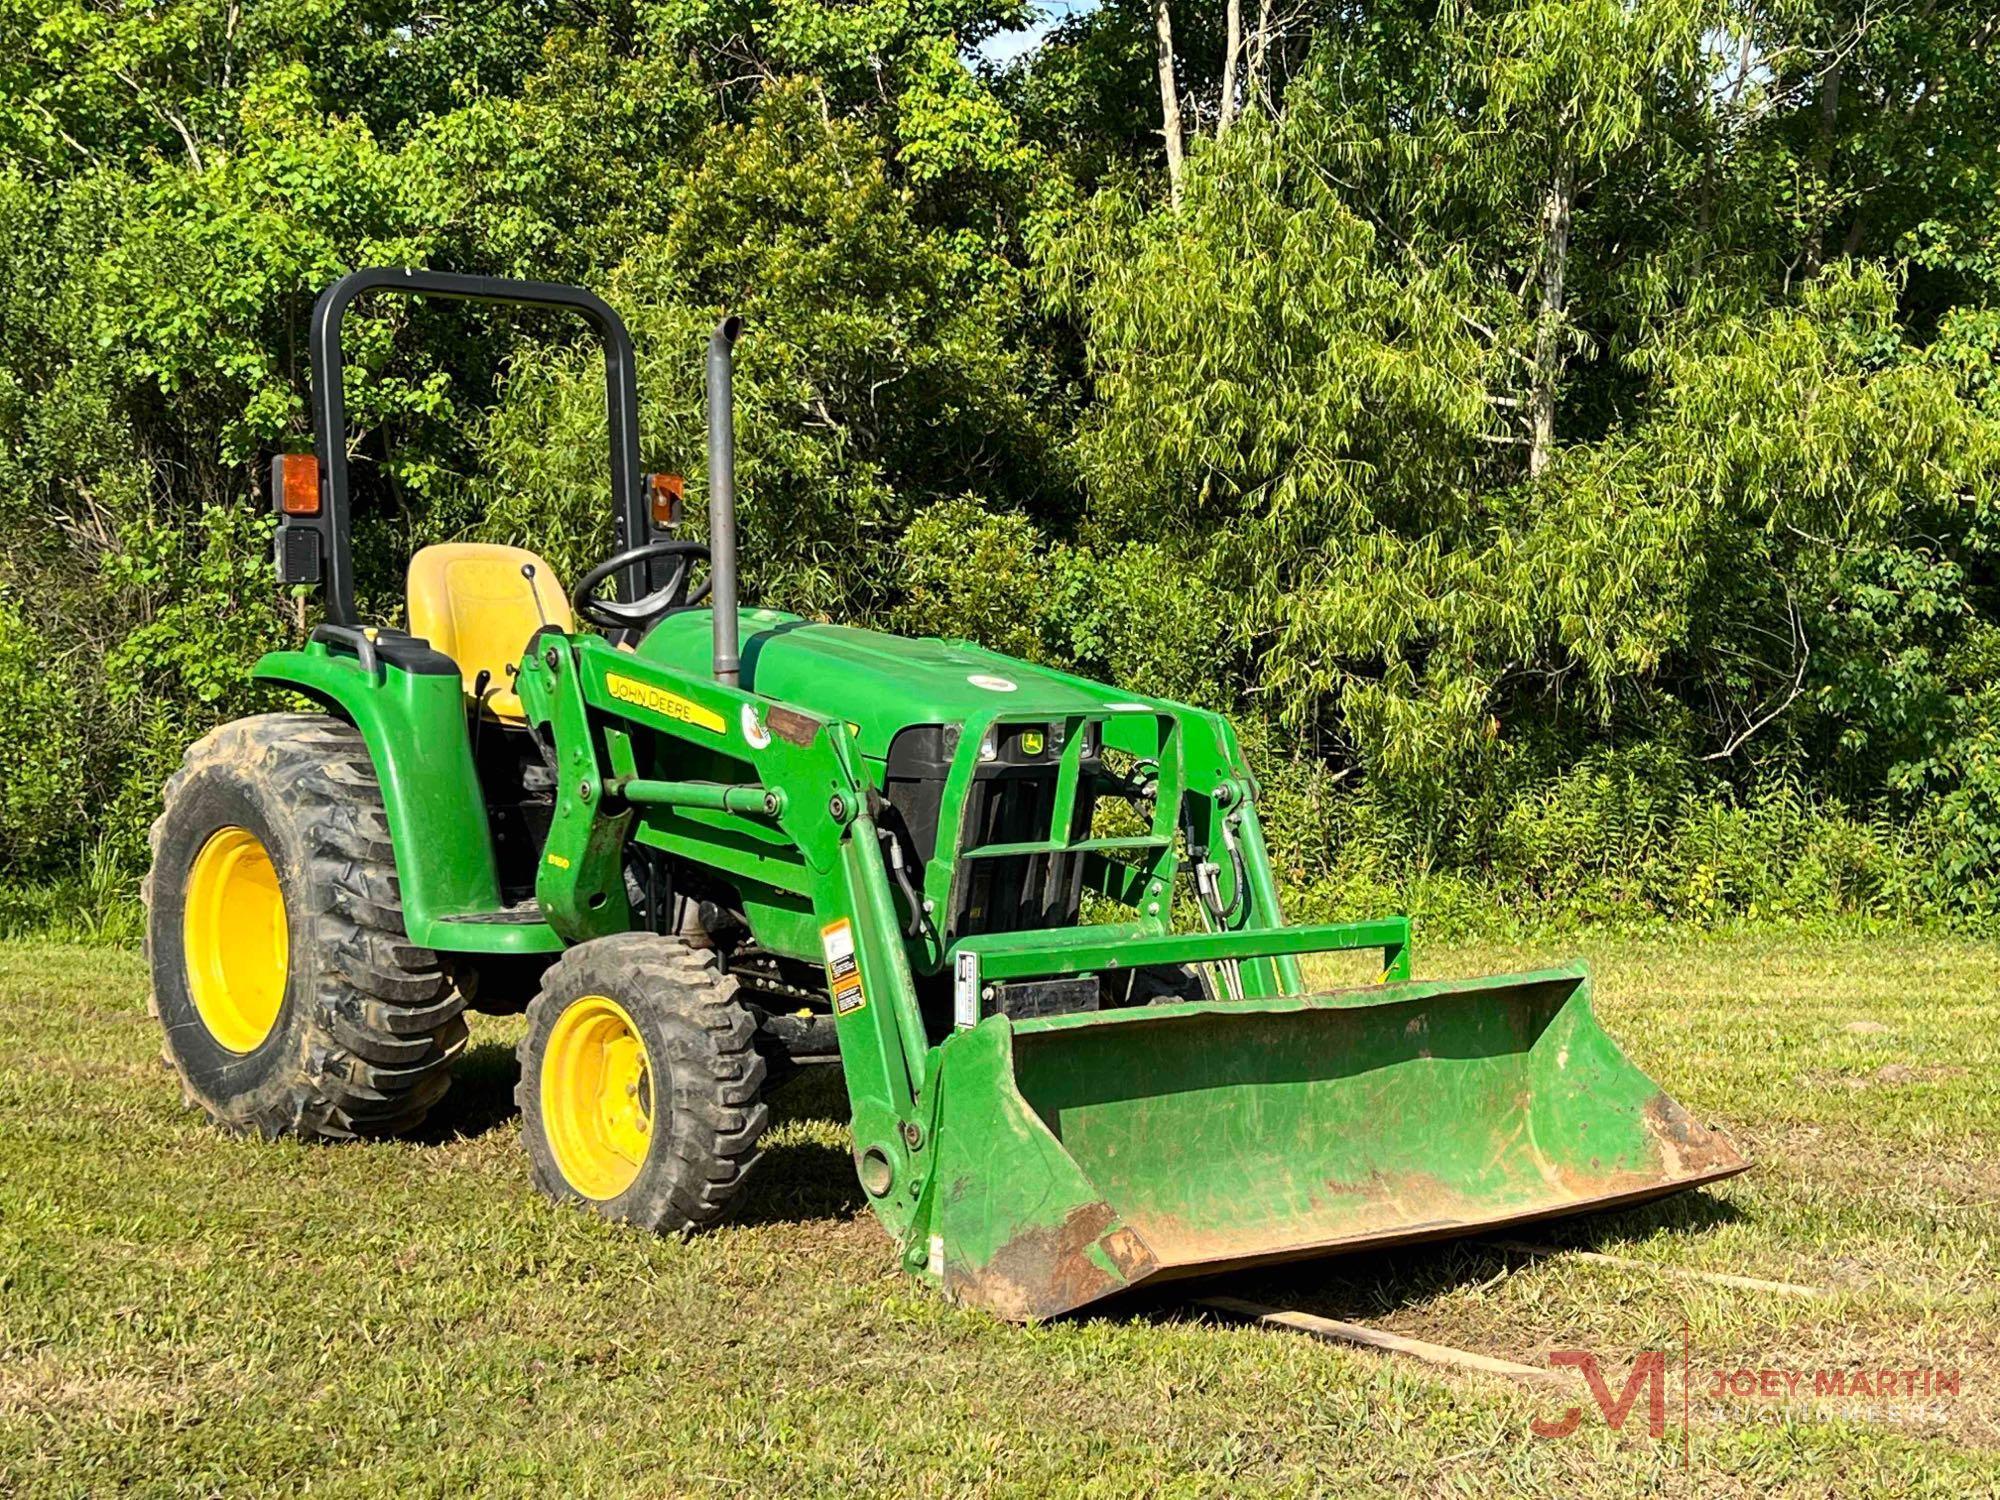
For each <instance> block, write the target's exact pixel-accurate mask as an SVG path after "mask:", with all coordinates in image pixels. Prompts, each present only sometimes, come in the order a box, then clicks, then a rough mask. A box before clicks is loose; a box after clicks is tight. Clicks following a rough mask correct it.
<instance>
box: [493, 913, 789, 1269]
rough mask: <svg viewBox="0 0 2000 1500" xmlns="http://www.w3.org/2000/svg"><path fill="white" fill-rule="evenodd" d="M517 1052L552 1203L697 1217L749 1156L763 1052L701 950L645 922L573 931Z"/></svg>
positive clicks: (523, 1101) (674, 1221) (682, 1222)
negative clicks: (645, 928) (607, 933)
mask: <svg viewBox="0 0 2000 1500" xmlns="http://www.w3.org/2000/svg"><path fill="white" fill-rule="evenodd" d="M520 1057H521V1082H520V1084H519V1086H518V1088H517V1089H516V1091H515V1095H514V1098H515V1102H516V1103H518V1104H519V1105H520V1106H521V1136H522V1140H523V1143H524V1144H525V1145H526V1147H527V1152H528V1165H529V1170H530V1172H531V1174H532V1175H533V1177H534V1181H535V1185H536V1186H537V1187H538V1188H540V1189H541V1190H542V1192H544V1193H545V1194H547V1195H548V1196H549V1197H551V1198H553V1199H555V1200H556V1201H557V1202H563V1203H578V1204H581V1205H583V1206H584V1207H587V1208H589V1209H591V1210H593V1211H594V1212H596V1213H599V1214H602V1215H603V1216H605V1217H606V1218H609V1219H616V1220H618V1221H620V1222H621V1223H626V1224H637V1225H640V1226H641V1227H643V1228H647V1229H653V1230H659V1231H663V1232H674V1231H679V1230H685V1229H698V1228H700V1227H702V1226H704V1225H707V1224H712V1223H714V1222H715V1221H716V1220H717V1219H719V1218H721V1217H722V1215H723V1214H724V1213H725V1212H726V1211H727V1210H728V1208H729V1205H730V1202H731V1200H733V1199H734V1198H735V1196H736V1194H737V1192H738V1190H739V1189H740V1188H741V1187H742V1186H743V1182H744V1179H745V1178H746V1177H747V1176H748V1175H749V1172H750V1169H751V1168H752V1167H754V1166H755V1165H756V1162H757V1156H758V1152H757V1139H758V1137H759V1136H761V1135H762V1134H763V1133H764V1126H765V1123H766V1121H767V1120H768V1118H769V1115H768V1112H767V1110H766V1109H765V1106H764V1102H763V1097H762V1095H763V1085H764V1059H763V1058H762V1057H761V1056H760V1055H759V1054H758V1050H757V1027H756V1023H755V1021H754V1020H753V1018H752V1016H751V1014H750V1011H749V1008H748V1007H747V1006H745V1005H744V1004H743V1003H742V1002H741V1000H740V999H739V998H738V995H737V982H736V980H735V979H734V978H732V977H730V976H727V975H725V974H723V973H722V970H721V965H720V963H719V961H718V960H717V958H716V955H715V954H714V952H712V951H707V950H701V949H695V948H690V947H688V946H687V944H685V943H683V942H680V941H678V940H677V939H674V938H667V937H659V936H656V935H654V934H652V933H647V932H625V933H617V934H615V935H613V936H611V937H602V938H596V939H593V940H592V941H590V942H586V943H579V944H578V945H577V946H576V947H574V948H571V949H570V950H569V951H568V952H567V953H565V954H564V955H563V956H562V957H561V958H560V959H558V960H557V961H556V963H555V964H554V965H553V966H552V967H551V968H550V969H549V971H548V973H547V974H546V975H545V976H544V977H543V980H542V990H541V993H540V994H539V995H537V996H536V997H535V999H534V1000H533V1002H532V1003H531V1004H530V1005H529V1006H528V1032H527V1035H526V1036H524V1037H523V1038H522V1039H521V1047H520Z"/></svg>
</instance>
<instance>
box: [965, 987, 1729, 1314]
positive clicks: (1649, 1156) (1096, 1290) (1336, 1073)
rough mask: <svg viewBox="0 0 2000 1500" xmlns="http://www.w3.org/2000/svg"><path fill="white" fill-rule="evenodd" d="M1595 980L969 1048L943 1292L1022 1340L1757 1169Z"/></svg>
mask: <svg viewBox="0 0 2000 1500" xmlns="http://www.w3.org/2000/svg"><path fill="white" fill-rule="evenodd" d="M1589 994H1590V981H1589V978H1588V977H1587V974H1586V972H1585V970H1584V968H1583V967H1582V965H1580V964H1579V965H1576V966H1573V967H1569V968H1564V969H1557V970H1548V971H1544V972H1540V973H1534V974H1524V975H1510V976H1504V977H1495V978H1485V979H1471V980H1445V981H1436V980H1429V981H1422V982H1402V983H1395V984H1386V985H1376V986H1371V987H1369V988H1367V989H1360V990H1350V991H1341V992H1336V993H1331V994H1323V995H1311V996H1288V997H1282V998H1267V999H1256V1000H1249V1001H1242V1002H1221V1001H1194V1002H1185V1003H1177V1004H1169V1005H1156V1006H1150V1007H1143V1008H1134V1009H1130V1010H1118V1011H1104V1012H1096V1013H1088V1014H1078V1015H1064V1016H1051V1017H1044V1018H1038V1019H1034V1020H1025V1021H1019V1022H1013V1023H1009V1022H1008V1021H1007V1020H1006V1019H1004V1018H998V1017H996V1018H991V1019H988V1020H987V1021H985V1022H982V1023H981V1024H980V1025H978V1026H976V1027H974V1028H972V1029H970V1030H968V1031H964V1032H961V1033H959V1034H958V1035H956V1036H954V1037H953V1038H952V1039H951V1041H950V1042H949V1043H947V1045H946V1047H945V1049H944V1056H943V1059H942V1063H941V1067H942V1072H941V1075H940V1079H939V1120H938V1131H937V1146H938V1152H939V1159H938V1166H937V1174H936V1178H935V1181H934V1184H933V1193H934V1198H933V1201H932V1203H931V1206H930V1207H931V1217H930V1220H929V1227H930V1230H931V1238H930V1243H929V1250H930V1262H931V1270H932V1272H933V1274H935V1275H937V1276H939V1277H940V1278H941V1279H942V1280H943V1282H944V1284H945V1287H946V1290H947V1291H949V1292H950V1293H951V1294H952V1295H954V1296H955V1297H958V1298H960V1299H963V1300H966V1301H969V1302H974V1303H977V1304H980V1305H983V1306H986V1307H988V1308H990V1309H991V1310H993V1311H994V1312H996V1313H998V1314H999V1315H1000V1316H1002V1317H1011V1318H1042V1317H1052V1316H1054V1315H1056V1314H1058V1313H1062V1312H1067V1311H1069V1310H1071V1309H1073V1308H1076V1307H1080V1306H1082V1305H1084V1304H1086V1303H1088V1302H1092V1301H1094V1300H1096V1299H1097V1298H1100V1297H1104V1296H1107V1295H1110V1294H1111V1293H1114V1292H1117V1291H1120V1290H1122V1289H1124V1288H1126V1287H1130V1286H1135V1285H1137V1284H1139V1283H1140V1282H1147V1281H1157V1280H1163V1279H1166V1278H1170V1277H1176V1276H1188V1275H1195V1274H1201V1273H1207V1272H1213V1271H1220V1270H1225V1269H1230V1268H1235V1267H1243V1266H1250V1265H1257V1264H1261V1263H1266V1262H1273V1261H1281V1260H1287V1259H1293V1258H1297V1257H1303V1256H1309V1255H1318V1254H1326V1253H1333V1252H1340V1251H1348V1250H1357V1249H1362V1248H1372V1247H1380V1246H1384V1245H1395V1244H1402V1243H1406V1242H1409V1241H1414V1240H1424V1239H1434V1238H1442V1237H1447V1236H1455V1235H1465V1234H1473V1233H1477V1232H1481V1231H1485V1230H1491V1229H1497V1228H1500V1227H1502V1226H1505V1225H1510V1224H1519V1223H1522V1222H1524V1221H1527V1220H1531V1219H1543V1218H1550V1217H1554V1216H1557V1215H1562V1214H1573V1213H1578V1212H1582V1211H1585V1210H1589V1209H1600V1208H1607V1207H1610V1206H1612V1205H1616V1204H1628V1203H1634V1202H1638V1201H1640V1200H1643V1199H1647V1198H1653V1197H1657V1196H1659V1195H1661V1194H1664V1193H1669V1192H1673V1191H1675V1190H1676V1189H1679V1188H1685V1187H1690V1186H1692V1185H1694V1184H1696V1183H1701V1182H1711V1181H1714V1180H1716V1179H1718V1178H1722V1177H1727V1176H1730V1175H1731V1174H1733V1173H1736V1172H1740V1171H1742V1170H1743V1169H1744V1168H1745V1167H1746V1166H1747V1165H1748V1163H1747V1162H1746V1161H1745V1159H1744V1158H1743V1157H1742V1156H1741V1155H1740V1154H1739V1153H1738V1152H1737V1150H1736V1148H1735V1146H1734V1145H1733V1144H1732V1143H1731V1142H1730V1141H1729V1140H1728V1139H1727V1137H1725V1136H1724V1135H1722V1134H1721V1133H1720V1132H1718V1131H1714V1130H1711V1129H1709V1128H1707V1127H1705V1126H1703V1125H1701V1124H1698V1123H1697V1122H1696V1121H1694V1120H1693V1119H1692V1118H1690V1117H1689V1116H1688V1114H1687V1112H1686V1111H1685V1110H1683V1109H1682V1108H1681V1107H1680V1106H1679V1105H1678V1104H1676V1103H1675V1102H1674V1101H1673V1100H1672V1099H1670V1098H1668V1097H1667V1096H1666V1095H1665V1094H1664V1093H1662V1092H1661V1090H1660V1089H1659V1087H1658V1086H1657V1085H1656V1084H1654V1083H1653V1082H1652V1081H1651V1080H1650V1079H1648V1078H1647V1077H1646V1076H1645V1074H1643V1073H1641V1072H1640V1071H1639V1070H1638V1069H1637V1068H1636V1067H1634V1066H1633V1065H1632V1063H1631V1062H1630V1061H1629V1060H1627V1058H1626V1057H1625V1055H1624V1053H1622V1052H1621V1051H1620V1050H1619V1049H1618V1047H1617V1045H1616V1044H1615V1043H1614V1042H1613V1041H1612V1040H1611V1039H1610V1037H1608V1036H1607V1035H1606V1034H1605V1033H1604V1031H1603V1030H1602V1029H1601V1028H1600V1027H1599V1026H1598V1024H1597V1022H1596V1020H1595V1019H1594V1018H1593V1017H1592V1015H1591V1010H1590V998H1589Z"/></svg>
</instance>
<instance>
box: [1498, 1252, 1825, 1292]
mask: <svg viewBox="0 0 2000 1500" xmlns="http://www.w3.org/2000/svg"><path fill="white" fill-rule="evenodd" d="M1488 1243H1489V1244H1491V1245H1492V1246H1493V1248H1494V1249H1496V1250H1507V1251H1511V1252H1512V1253H1514V1254H1515V1255H1531V1256H1535V1257H1537V1258H1545V1257H1549V1256H1562V1257H1564V1258H1566V1259H1573V1260H1581V1261H1588V1262H1590V1263H1591V1264H1592V1265H1599V1266H1617V1267H1618V1268H1619V1269H1620V1270H1624V1271H1649V1272H1651V1273H1652V1274H1653V1275H1655V1276H1671V1277H1673V1278H1674V1279H1676V1280H1678V1281H1705V1282H1707V1283H1708V1284H1709V1285H1710V1286H1733V1287H1736V1288H1738V1289H1740V1290H1742V1291H1746V1292H1775V1293H1777V1294H1778V1295H1779V1296H1782V1297H1830V1296H1832V1295H1833V1294H1832V1293H1831V1292H1829V1291H1827V1290H1826V1289H1825V1288H1824V1287H1817V1286H1800V1285H1798V1284H1797V1283H1796V1282H1791V1281H1765V1280H1764V1279H1763V1278H1762V1277H1758V1276H1733V1275H1731V1274H1730V1273H1729V1272H1727V1271H1698V1270H1696V1269H1694V1268H1693V1267H1692V1266H1668V1265H1662V1264H1660V1263H1659V1262H1658V1261H1652V1260H1634V1259H1633V1258H1632V1257H1631V1256H1629V1255H1606V1254H1604V1252H1603V1251H1601V1250H1565V1249H1564V1248H1562V1247H1561V1246H1560V1245H1531V1244H1529V1243H1528V1242H1527V1241H1525V1240H1490V1241H1488Z"/></svg>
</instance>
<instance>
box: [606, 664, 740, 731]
mask: <svg viewBox="0 0 2000 1500" xmlns="http://www.w3.org/2000/svg"><path fill="white" fill-rule="evenodd" d="M604 687H605V690H606V691H607V692H609V693H610V694H611V696H612V697H614V698H616V699H617V700H618V701H619V702H620V703H630V704H632V705H634V706H635V707H638V708H643V709H648V710H650V711H651V712H653V713H656V714H663V715H665V716H666V717H667V718H669V719H679V720H680V721H681V722H682V723H683V724H693V725H695V726H696V727H697V728H700V729H710V730H713V731H714V732H715V733H717V734H721V733H722V715H721V714H719V713H716V712H715V711H714V710H712V709H707V708H703V707H702V706H701V705H700V704H699V703H690V702H689V701H688V700H687V699H685V698H683V697H681V695H680V694H678V693H670V692H668V691H667V690H666V689H665V688H656V687H654V686H653V685H652V684H651V683H650V682H635V681H634V680H633V679H632V678H630V677H620V676H619V675H618V674H617V673H616V672H608V673H606V674H605V677H604Z"/></svg>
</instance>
